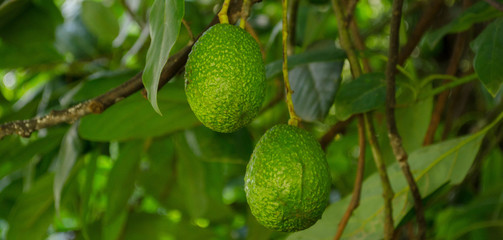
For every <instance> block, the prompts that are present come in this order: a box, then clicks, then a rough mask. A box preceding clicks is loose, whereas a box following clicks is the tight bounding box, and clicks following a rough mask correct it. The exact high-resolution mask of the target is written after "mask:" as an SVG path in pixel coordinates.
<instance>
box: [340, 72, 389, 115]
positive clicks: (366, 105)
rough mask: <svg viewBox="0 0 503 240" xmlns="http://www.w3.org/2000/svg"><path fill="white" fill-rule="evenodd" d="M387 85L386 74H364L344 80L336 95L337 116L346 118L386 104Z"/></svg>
mask: <svg viewBox="0 0 503 240" xmlns="http://www.w3.org/2000/svg"><path fill="white" fill-rule="evenodd" d="M385 96H386V85H385V83H384V74H382V73H371V74H364V75H362V76H360V77H359V78H357V79H354V80H351V81H349V82H343V83H342V84H341V86H340V88H339V91H338V92H337V94H336V96H335V102H334V106H335V116H336V117H337V118H338V119H340V120H346V119H348V118H349V117H350V116H351V115H353V114H356V113H364V112H367V111H370V110H374V109H377V108H379V107H381V106H384V103H385Z"/></svg>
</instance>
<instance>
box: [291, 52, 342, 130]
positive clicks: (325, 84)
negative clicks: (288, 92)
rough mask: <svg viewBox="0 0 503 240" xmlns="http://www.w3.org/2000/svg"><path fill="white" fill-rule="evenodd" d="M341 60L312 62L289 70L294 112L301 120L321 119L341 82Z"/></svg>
mask: <svg viewBox="0 0 503 240" xmlns="http://www.w3.org/2000/svg"><path fill="white" fill-rule="evenodd" d="M343 64H344V62H343V61H334V62H313V63H309V64H304V65H300V66H297V67H295V68H294V69H292V70H290V73H289V79H290V84H291V88H292V90H293V94H292V101H293V105H294V106H295V113H296V114H297V115H298V116H299V117H300V118H302V120H305V121H308V122H312V121H315V120H323V119H324V118H325V116H326V115H327V113H328V110H329V109H330V106H331V105H332V103H333V102H334V97H335V93H336V92H337V88H339V85H340V82H341V71H342V66H343Z"/></svg>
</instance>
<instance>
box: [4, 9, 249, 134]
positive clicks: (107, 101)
mask: <svg viewBox="0 0 503 240" xmlns="http://www.w3.org/2000/svg"><path fill="white" fill-rule="evenodd" d="M252 2H253V3H255V2H257V1H256V0H255V1H252ZM240 10H241V1H234V4H231V7H230V8H229V13H230V14H229V16H230V17H231V20H232V22H235V21H236V20H237V15H236V13H237V12H239V11H240ZM216 23H218V18H217V17H216V16H215V17H214V18H213V21H212V22H211V23H210V24H208V26H207V27H206V29H207V28H209V27H211V26H212V25H214V24H216ZM191 48H192V45H191V44H189V45H188V46H187V47H185V48H183V49H182V50H180V51H179V52H177V53H176V54H174V55H173V56H171V57H170V58H169V59H168V61H167V62H166V64H165V65H164V68H163V70H162V72H161V77H160V81H159V89H161V88H162V86H164V85H165V84H166V83H167V82H168V81H169V80H170V79H171V78H172V77H173V76H174V75H175V74H176V73H178V72H179V71H180V69H182V67H183V66H184V65H185V62H186V61H187V56H188V54H189V52H190V50H191ZM141 76H142V72H140V73H138V74H136V75H135V76H134V77H132V78H131V79H129V80H128V81H126V82H124V83H123V84H121V85H119V86H118V87H116V88H114V89H112V90H110V91H108V92H107V93H105V94H103V95H101V96H98V97H95V98H93V99H90V100H87V101H85V102H82V103H78V104H76V105H74V106H72V107H70V108H67V109H64V110H59V111H52V112H50V113H49V114H47V115H45V116H41V117H35V118H32V119H28V120H17V121H12V122H8V123H4V124H2V125H0V139H2V138H3V137H5V136H7V135H13V134H17V135H19V136H22V137H29V136H30V135H31V134H32V133H33V132H34V131H37V130H40V129H43V128H48V127H52V126H55V125H58V124H61V123H65V122H66V123H72V122H74V121H76V120H78V119H80V118H82V117H84V116H86V115H89V114H99V113H102V112H103V111H105V110H106V109H107V108H109V107H110V106H112V105H114V104H115V103H117V102H119V101H121V100H122V99H124V98H126V97H128V96H130V95H131V94H133V93H135V92H137V91H139V90H141V89H143V83H142V78H141Z"/></svg>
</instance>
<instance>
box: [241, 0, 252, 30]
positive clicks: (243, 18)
mask: <svg viewBox="0 0 503 240" xmlns="http://www.w3.org/2000/svg"><path fill="white" fill-rule="evenodd" d="M249 15H250V0H244V1H243V7H242V8H241V21H240V22H239V27H240V28H242V29H245V27H246V19H247V18H248V16H249Z"/></svg>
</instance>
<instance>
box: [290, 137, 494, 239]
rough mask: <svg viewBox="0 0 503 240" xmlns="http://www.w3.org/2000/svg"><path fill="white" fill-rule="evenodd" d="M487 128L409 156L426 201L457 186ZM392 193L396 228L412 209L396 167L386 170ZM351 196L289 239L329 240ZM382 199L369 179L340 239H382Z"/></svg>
mask: <svg viewBox="0 0 503 240" xmlns="http://www.w3.org/2000/svg"><path fill="white" fill-rule="evenodd" d="M488 129H489V128H486V129H485V130H483V131H480V132H478V133H475V134H473V135H470V136H467V137H461V138H457V139H453V140H449V141H445V142H441V143H439V144H435V145H431V146H428V147H424V148H421V149H418V150H416V151H414V152H412V153H411V154H410V156H409V164H410V167H411V170H412V173H413V174H414V178H415V179H416V182H417V184H418V187H419V190H420V192H421V195H422V196H423V198H424V197H427V196H428V195H430V194H432V193H433V192H434V191H435V190H437V189H439V188H440V187H441V186H444V185H445V184H449V185H454V184H458V183H460V182H461V181H462V180H463V178H464V177H465V175H466V174H467V172H468V169H469V168H470V167H471V165H472V163H473V160H474V159H475V156H476V154H477V152H478V149H479V147H480V144H481V142H482V139H483V138H484V136H485V133H486V132H487V130H488ZM388 174H389V178H390V182H391V185H392V188H393V190H394V192H395V196H394V199H393V218H394V222H395V225H396V224H398V223H399V222H400V220H402V219H403V218H404V217H405V215H406V214H407V213H408V212H409V211H410V210H411V209H412V207H413V202H412V199H411V198H410V196H409V195H410V193H409V189H408V185H407V182H406V180H405V178H404V176H403V174H402V171H401V170H400V167H399V166H398V163H396V162H395V163H394V164H393V165H391V166H389V167H388ZM350 198H351V195H349V196H346V197H345V198H344V199H343V200H341V201H338V202H336V203H333V204H331V205H330V206H329V207H328V208H327V209H326V210H325V213H324V214H323V217H322V219H321V220H320V221H318V222H317V223H316V224H315V225H314V226H313V227H311V228H309V229H307V230H304V231H300V232H298V233H294V234H292V235H290V236H289V238H288V239H289V240H293V239H331V238H333V236H334V235H335V232H336V229H337V228H334V225H336V224H337V223H338V222H339V220H340V219H341V217H342V215H343V214H344V212H345V210H346V207H347V205H348V204H349V201H350ZM383 208H384V206H383V198H382V187H381V182H380V179H379V175H378V174H377V173H374V174H373V175H371V176H370V177H368V178H367V179H366V180H365V181H364V183H363V188H362V195H361V199H360V206H359V207H358V208H357V209H356V210H355V211H354V212H353V215H352V217H351V218H350V220H349V222H348V225H347V226H346V229H345V231H344V235H343V239H379V238H381V237H382V235H383V222H384V221H383V217H384V215H383V214H384V213H383Z"/></svg>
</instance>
